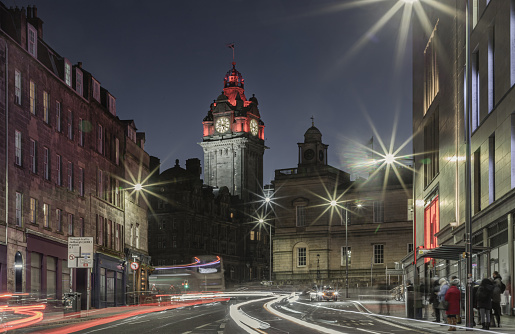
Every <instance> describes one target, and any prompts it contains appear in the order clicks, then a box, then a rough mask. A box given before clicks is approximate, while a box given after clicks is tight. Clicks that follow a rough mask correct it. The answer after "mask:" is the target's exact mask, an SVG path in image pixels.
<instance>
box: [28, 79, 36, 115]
mask: <svg viewBox="0 0 515 334" xmlns="http://www.w3.org/2000/svg"><path fill="white" fill-rule="evenodd" d="M29 106H30V113H31V114H32V115H35V114H36V84H35V83H34V81H32V80H30V89H29Z"/></svg>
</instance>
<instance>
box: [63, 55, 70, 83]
mask: <svg viewBox="0 0 515 334" xmlns="http://www.w3.org/2000/svg"><path fill="white" fill-rule="evenodd" d="M64 82H65V83H66V84H67V85H68V86H71V85H72V64H71V63H70V61H69V60H67V59H65V60H64Z"/></svg>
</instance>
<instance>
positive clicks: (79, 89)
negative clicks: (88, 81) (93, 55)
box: [75, 68, 84, 96]
mask: <svg viewBox="0 0 515 334" xmlns="http://www.w3.org/2000/svg"><path fill="white" fill-rule="evenodd" d="M75 91H76V92H77V94H79V95H80V96H82V95H83V91H84V89H83V85H82V71H81V70H79V69H78V68H77V69H75Z"/></svg>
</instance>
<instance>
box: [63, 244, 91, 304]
mask: <svg viewBox="0 0 515 334" xmlns="http://www.w3.org/2000/svg"><path fill="white" fill-rule="evenodd" d="M68 268H70V269H71V272H73V269H72V268H83V269H86V273H87V283H86V284H87V286H86V290H87V291H86V292H87V297H86V298H87V301H86V305H87V306H86V309H87V310H89V308H90V299H91V281H90V280H91V268H93V237H68ZM70 276H71V277H73V274H72V275H70ZM75 276H77V275H75ZM72 286H73V281H71V282H70V287H72Z"/></svg>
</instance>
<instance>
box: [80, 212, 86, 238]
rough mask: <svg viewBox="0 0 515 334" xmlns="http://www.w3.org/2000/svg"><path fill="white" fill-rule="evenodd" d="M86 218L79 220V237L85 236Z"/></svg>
mask: <svg viewBox="0 0 515 334" xmlns="http://www.w3.org/2000/svg"><path fill="white" fill-rule="evenodd" d="M84 228H85V226H84V218H82V217H80V218H79V237H83V236H84V232H85V231H84Z"/></svg>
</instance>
